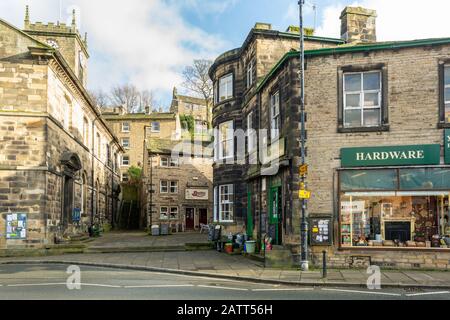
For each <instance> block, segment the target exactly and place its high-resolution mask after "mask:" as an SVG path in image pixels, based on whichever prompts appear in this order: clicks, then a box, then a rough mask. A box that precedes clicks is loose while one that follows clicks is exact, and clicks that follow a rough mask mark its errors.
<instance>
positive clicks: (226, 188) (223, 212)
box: [218, 184, 234, 222]
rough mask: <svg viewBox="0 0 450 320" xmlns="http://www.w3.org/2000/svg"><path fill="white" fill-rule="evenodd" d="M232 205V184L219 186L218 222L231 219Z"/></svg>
mask: <svg viewBox="0 0 450 320" xmlns="http://www.w3.org/2000/svg"><path fill="white" fill-rule="evenodd" d="M233 207H234V194H233V185H232V184H226V185H221V186H219V195H218V209H219V210H218V218H219V222H232V221H233Z"/></svg>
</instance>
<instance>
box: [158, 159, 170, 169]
mask: <svg viewBox="0 0 450 320" xmlns="http://www.w3.org/2000/svg"><path fill="white" fill-rule="evenodd" d="M159 165H160V166H161V167H168V166H169V158H167V157H161V159H160V161H159Z"/></svg>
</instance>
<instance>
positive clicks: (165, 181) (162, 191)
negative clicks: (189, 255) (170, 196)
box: [159, 180, 169, 193]
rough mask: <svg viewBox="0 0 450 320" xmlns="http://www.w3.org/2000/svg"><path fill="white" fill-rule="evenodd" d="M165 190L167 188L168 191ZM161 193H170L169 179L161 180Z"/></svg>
mask: <svg viewBox="0 0 450 320" xmlns="http://www.w3.org/2000/svg"><path fill="white" fill-rule="evenodd" d="M163 183H165V186H163ZM163 188H164V189H163ZM164 190H166V191H164ZM159 193H169V181H168V180H161V181H159Z"/></svg>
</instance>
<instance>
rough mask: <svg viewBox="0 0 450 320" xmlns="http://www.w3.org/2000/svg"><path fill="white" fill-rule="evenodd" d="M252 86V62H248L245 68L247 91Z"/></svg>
mask: <svg viewBox="0 0 450 320" xmlns="http://www.w3.org/2000/svg"><path fill="white" fill-rule="evenodd" d="M252 84H253V61H251V62H249V64H248V66H247V89H248V88H250V87H251V86H252Z"/></svg>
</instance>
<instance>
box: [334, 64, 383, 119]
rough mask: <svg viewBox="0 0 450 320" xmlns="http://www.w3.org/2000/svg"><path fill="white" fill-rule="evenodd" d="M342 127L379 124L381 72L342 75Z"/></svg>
mask: <svg viewBox="0 0 450 320" xmlns="http://www.w3.org/2000/svg"><path fill="white" fill-rule="evenodd" d="M343 82H344V93H343V99H344V103H343V105H344V127H346V128H359V127H376V126H379V125H380V124H381V71H369V72H349V73H344V81H343Z"/></svg>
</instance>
